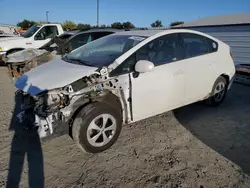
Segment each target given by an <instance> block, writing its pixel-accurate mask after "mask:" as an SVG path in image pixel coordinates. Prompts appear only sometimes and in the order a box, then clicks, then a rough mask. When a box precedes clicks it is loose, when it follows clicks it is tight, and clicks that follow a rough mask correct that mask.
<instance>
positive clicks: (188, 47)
mask: <svg viewBox="0 0 250 188" xmlns="http://www.w3.org/2000/svg"><path fill="white" fill-rule="evenodd" d="M180 35H181V36H182V39H183V43H184V47H185V56H186V58H190V57H195V56H199V55H204V54H207V53H210V47H209V45H208V41H207V38H206V37H204V36H201V35H197V34H193V33H181V34H180Z"/></svg>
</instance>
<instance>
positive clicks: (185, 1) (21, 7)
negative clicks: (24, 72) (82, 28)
mask: <svg viewBox="0 0 250 188" xmlns="http://www.w3.org/2000/svg"><path fill="white" fill-rule="evenodd" d="M96 2H97V0H0V23H3V24H11V25H16V24H17V22H19V21H22V20H23V19H29V20H34V21H45V20H46V11H49V21H51V22H63V21H65V20H71V21H74V22H76V23H87V24H91V25H96V20H97V16H96V15H97V10H96V9H97V8H96V7H97V6H96V4H97V3H96ZM99 2H100V13H99V14H100V17H99V24H100V25H101V24H106V25H107V24H108V25H110V24H111V23H113V22H116V21H119V22H125V21H130V22H132V23H133V24H134V25H135V26H137V27H149V26H150V24H151V23H153V22H154V21H156V20H161V21H162V23H163V25H164V26H168V25H169V24H170V23H171V22H173V21H184V22H189V21H194V20H196V19H198V18H203V17H207V16H216V15H223V14H232V13H243V12H250V0H206V1H204V0H175V1H174V0H99Z"/></svg>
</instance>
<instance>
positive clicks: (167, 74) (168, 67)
mask: <svg viewBox="0 0 250 188" xmlns="http://www.w3.org/2000/svg"><path fill="white" fill-rule="evenodd" d="M185 64H186V62H185V61H178V62H174V63H169V64H165V65H161V66H157V67H154V69H153V70H152V72H147V73H143V74H140V75H139V77H137V78H133V76H132V74H131V80H132V104H133V105H132V106H133V121H138V120H141V119H144V118H145V117H151V116H154V115H157V114H161V113H163V112H166V111H168V110H171V109H173V108H178V107H180V106H182V105H183V102H184V101H183V99H184V96H185V66H186V65H185Z"/></svg>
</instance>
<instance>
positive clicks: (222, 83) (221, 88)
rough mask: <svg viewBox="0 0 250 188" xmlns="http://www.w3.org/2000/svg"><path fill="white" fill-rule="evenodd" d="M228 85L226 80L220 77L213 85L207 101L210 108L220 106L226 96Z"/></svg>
mask: <svg viewBox="0 0 250 188" xmlns="http://www.w3.org/2000/svg"><path fill="white" fill-rule="evenodd" d="M227 86H228V83H227V81H226V79H225V78H224V77H222V76H220V77H219V78H218V79H217V80H216V81H215V83H214V86H213V89H212V93H211V96H210V97H209V99H208V104H209V105H212V106H218V105H220V104H221V103H222V102H223V101H224V99H225V97H226V94H227Z"/></svg>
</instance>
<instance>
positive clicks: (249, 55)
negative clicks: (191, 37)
mask: <svg viewBox="0 0 250 188" xmlns="http://www.w3.org/2000/svg"><path fill="white" fill-rule="evenodd" d="M175 28H179V29H180V28H185V29H192V30H197V31H201V32H204V33H207V34H209V35H211V36H214V37H216V38H218V39H219V40H221V41H223V42H225V43H227V44H228V45H229V46H230V48H231V52H232V54H233V58H234V62H235V64H250V12H249V13H242V14H230V15H223V16H214V17H207V18H202V19H198V20H196V21H194V22H187V23H184V24H181V25H177V26H174V27H172V29H175Z"/></svg>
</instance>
